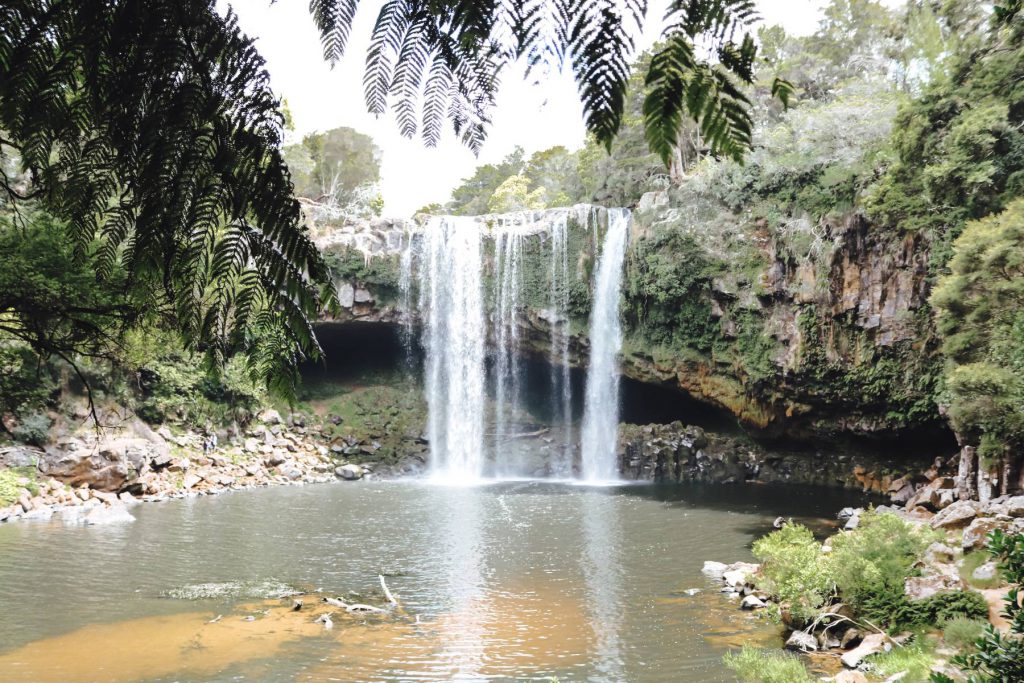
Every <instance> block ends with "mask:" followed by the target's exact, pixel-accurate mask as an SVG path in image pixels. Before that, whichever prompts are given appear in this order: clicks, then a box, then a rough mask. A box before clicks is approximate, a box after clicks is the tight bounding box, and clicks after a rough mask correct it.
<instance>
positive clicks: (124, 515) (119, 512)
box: [82, 503, 135, 525]
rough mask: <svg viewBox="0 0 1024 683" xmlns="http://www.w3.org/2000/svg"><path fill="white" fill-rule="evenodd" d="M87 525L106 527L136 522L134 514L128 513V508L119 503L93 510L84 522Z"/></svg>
mask: <svg viewBox="0 0 1024 683" xmlns="http://www.w3.org/2000/svg"><path fill="white" fill-rule="evenodd" d="M82 521H83V522H85V523H86V524H95V525H104V524H122V523H125V522H134V521H135V517H133V516H132V513H130V512H128V508H126V507H125V506H124V504H123V503H117V504H116V505H111V506H109V507H108V506H101V507H96V508H93V509H92V510H90V511H89V513H88V514H87V515H86V516H85V518H84V519H83V520H82Z"/></svg>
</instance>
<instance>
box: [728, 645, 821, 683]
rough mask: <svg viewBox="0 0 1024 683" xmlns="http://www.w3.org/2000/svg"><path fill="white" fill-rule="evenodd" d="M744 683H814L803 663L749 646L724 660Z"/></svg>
mask: <svg viewBox="0 0 1024 683" xmlns="http://www.w3.org/2000/svg"><path fill="white" fill-rule="evenodd" d="M723 661H724V662H725V665H726V666H727V667H729V668H730V669H732V670H733V671H734V672H735V673H736V676H737V677H738V678H739V679H740V680H741V681H743V683H812V682H813V681H814V680H815V679H814V678H813V677H812V676H811V675H810V674H809V673H807V669H806V668H804V665H803V662H801V661H800V660H799V659H797V658H796V657H795V656H794V655H791V654H789V653H787V652H778V651H775V650H761V649H758V648H755V647H751V646H749V645H744V646H743V649H742V650H740V651H739V652H738V653H737V652H730V653H728V654H727V655H725V657H724V658H723Z"/></svg>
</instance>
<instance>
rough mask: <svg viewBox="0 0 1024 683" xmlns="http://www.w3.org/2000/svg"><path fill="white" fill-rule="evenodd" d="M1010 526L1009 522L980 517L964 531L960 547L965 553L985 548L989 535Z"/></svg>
mask: <svg viewBox="0 0 1024 683" xmlns="http://www.w3.org/2000/svg"><path fill="white" fill-rule="evenodd" d="M1009 526H1010V521H1009V520H1001V519H998V518H995V517H979V518H977V519H975V520H974V521H973V522H971V523H970V524H969V525H968V527H967V528H966V529H964V535H963V538H962V540H961V542H960V547H961V548H963V551H964V552H965V553H969V552H970V551H972V550H979V549H981V548H984V547H985V542H986V539H987V537H988V535H989V533H991V532H992V531H994V530H996V529H1006V528H1007V527H1009Z"/></svg>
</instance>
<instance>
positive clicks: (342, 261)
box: [324, 246, 398, 293]
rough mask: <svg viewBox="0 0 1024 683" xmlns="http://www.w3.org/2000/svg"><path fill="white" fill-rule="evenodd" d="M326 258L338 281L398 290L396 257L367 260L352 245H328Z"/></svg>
mask: <svg viewBox="0 0 1024 683" xmlns="http://www.w3.org/2000/svg"><path fill="white" fill-rule="evenodd" d="M324 260H325V261H326V262H327V267H328V268H329V269H330V271H331V276H332V277H333V278H334V280H335V281H336V282H348V283H359V284H362V285H372V286H374V287H375V288H377V289H378V290H380V292H381V293H387V292H388V291H391V292H397V291H398V264H397V263H396V262H395V260H394V259H387V258H373V259H369V260H367V259H366V257H365V256H363V254H362V252H360V251H359V250H358V249H354V248H351V247H345V246H342V247H328V248H327V249H325V250H324Z"/></svg>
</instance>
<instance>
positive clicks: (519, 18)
mask: <svg viewBox="0 0 1024 683" xmlns="http://www.w3.org/2000/svg"><path fill="white" fill-rule="evenodd" d="M310 6H311V9H312V11H313V15H314V19H315V21H316V23H317V26H318V27H319V28H320V31H321V35H322V37H323V41H324V45H325V54H327V56H328V58H329V59H331V60H334V59H337V56H338V55H339V54H340V52H339V50H338V49H336V46H337V45H341V46H342V48H341V49H343V46H344V39H343V38H336V37H335V36H336V35H337V36H344V37H347V35H348V34H347V32H341V33H339V29H338V25H339V23H340V22H344V21H348V22H349V23H351V16H352V14H354V10H355V4H354V0H313V2H312V3H311V5H310ZM646 15H647V2H646V0H552V1H548V2H545V1H544V0H482V1H473V0H387V2H385V3H384V5H383V6H382V8H381V10H380V12H379V14H378V16H377V21H376V24H375V25H374V28H373V33H372V36H371V43H370V49H369V51H368V53H367V57H366V72H365V76H364V81H363V83H364V87H365V90H366V103H367V106H368V108H369V110H370V111H371V112H372V113H375V114H382V113H383V112H384V111H385V109H386V108H387V107H388V104H389V101H390V100H394V101H393V106H394V109H395V113H396V118H397V121H398V125H399V129H400V130H401V132H402V134H403V135H405V136H407V137H411V136H413V135H415V134H416V132H417V128H419V131H420V133H421V135H422V136H423V139H424V141H425V142H426V143H427V144H428V145H434V144H436V143H437V141H438V140H439V139H440V136H441V129H442V121H443V119H444V118H447V119H448V121H449V122H450V123H451V125H452V129H453V130H454V131H455V134H456V135H457V136H458V137H459V138H460V139H462V140H463V141H464V142H465V143H466V144H467V145H469V146H470V147H471V148H472V149H474V150H475V151H477V150H479V148H480V146H481V145H482V143H483V140H484V137H485V135H486V131H487V126H488V124H489V122H490V115H489V110H490V108H491V107H492V106H493V103H494V95H495V91H496V90H497V85H498V83H499V76H500V74H501V72H502V70H503V69H504V68H505V67H507V66H508V65H509V63H511V62H512V61H514V60H518V59H524V60H525V62H526V64H527V67H528V71H529V70H532V69H533V68H536V67H537V66H539V65H543V66H544V67H545V68H548V69H552V70H557V69H560V68H562V66H563V65H564V64H566V63H568V64H570V65H571V66H572V70H573V73H574V75H575V79H576V83H577V87H578V90H579V94H580V98H581V100H582V102H583V111H584V117H585V119H586V125H587V129H588V130H589V131H590V132H591V133H592V134H593V135H594V136H595V137H596V139H597V140H598V141H599V142H601V143H602V144H604V145H605V146H609V145H611V142H612V140H613V139H614V137H615V135H616V134H617V132H618V130H619V126H620V125H621V122H622V116H623V108H624V102H625V96H626V85H627V82H628V76H629V68H630V62H631V61H632V59H633V57H634V56H635V55H634V44H633V39H632V36H634V35H636V34H637V33H638V31H639V30H640V29H642V28H643V24H644V22H645V20H646ZM757 18H758V16H757V12H756V9H755V3H754V1H753V0H674V2H672V4H671V5H670V8H669V12H668V17H667V19H668V28H667V29H666V31H665V36H664V38H665V43H664V47H662V48H661V49H660V50H659V55H657V58H656V59H655V60H653V62H652V67H651V71H650V73H649V74H648V84H649V85H650V86H651V92H650V96H649V98H648V99H649V101H648V102H647V104H646V106H645V112H646V114H645V124H646V126H647V131H648V139H649V140H650V141H651V146H652V149H654V150H655V151H656V152H658V153H659V154H660V155H662V157H664V158H666V159H667V158H668V157H669V156H670V154H671V151H672V148H673V147H674V145H675V144H676V140H677V138H678V135H677V132H678V129H679V125H680V124H681V122H682V117H683V116H690V117H692V118H694V119H696V120H697V121H698V123H699V124H700V127H701V130H702V131H703V132H704V136H705V139H706V141H707V143H708V144H709V145H710V146H711V148H712V151H714V152H716V153H719V154H724V155H726V156H730V157H734V158H739V157H741V156H742V154H743V152H744V151H745V150H746V149H747V147H749V144H750V136H751V126H752V122H751V119H750V115H749V102H747V100H746V97H745V96H744V95H743V94H742V90H741V88H742V86H744V85H747V84H750V83H751V82H752V81H753V71H754V63H755V59H756V56H757V46H756V44H755V43H754V40H753V38H752V37H751V35H750V33H749V31H748V30H747V29H748V28H749V26H750V25H751V24H752V23H753V22H754V21H756V20H757ZM787 85H788V84H786V83H785V82H784V81H777V82H776V87H774V88H773V92H775V93H777V94H778V95H779V96H780V98H781V99H783V101H784V103H785V102H786V100H787V98H788V96H789V95H790V94H791V93H792V87H791V86H790V87H786V86H787ZM417 111H420V112H421V114H420V116H419V120H417Z"/></svg>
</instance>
